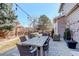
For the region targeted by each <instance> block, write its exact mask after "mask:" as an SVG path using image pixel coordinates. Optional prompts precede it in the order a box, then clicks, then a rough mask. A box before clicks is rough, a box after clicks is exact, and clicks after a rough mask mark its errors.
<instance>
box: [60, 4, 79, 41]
mask: <svg viewBox="0 0 79 59" xmlns="http://www.w3.org/2000/svg"><path fill="white" fill-rule="evenodd" d="M59 13H61V14H62V15H65V16H66V18H67V19H66V21H67V24H66V26H67V27H69V28H70V29H71V30H72V32H73V39H74V40H76V41H77V42H79V4H78V3H62V4H61V6H60V9H59Z"/></svg>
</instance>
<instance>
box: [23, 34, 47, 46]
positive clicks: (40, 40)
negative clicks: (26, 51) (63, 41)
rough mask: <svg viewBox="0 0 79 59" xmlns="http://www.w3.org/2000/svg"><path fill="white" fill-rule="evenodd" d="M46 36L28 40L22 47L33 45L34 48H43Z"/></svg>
mask: <svg viewBox="0 0 79 59" xmlns="http://www.w3.org/2000/svg"><path fill="white" fill-rule="evenodd" d="M47 38H48V36H40V37H34V38H32V39H29V40H27V41H25V42H22V44H23V45H34V46H39V47H40V46H43V45H44V43H45V42H46V40H47Z"/></svg>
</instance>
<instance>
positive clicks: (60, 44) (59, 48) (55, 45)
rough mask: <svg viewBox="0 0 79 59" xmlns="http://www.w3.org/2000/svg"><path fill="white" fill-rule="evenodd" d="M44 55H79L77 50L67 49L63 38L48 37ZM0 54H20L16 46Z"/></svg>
mask: <svg viewBox="0 0 79 59" xmlns="http://www.w3.org/2000/svg"><path fill="white" fill-rule="evenodd" d="M45 55H46V56H75V55H76V56H79V51H76V50H73V49H69V48H68V47H67V45H66V43H65V41H64V40H63V39H61V41H53V39H52V38H50V42H49V51H48V53H47V52H46V53H45ZM0 56H20V54H19V51H18V49H17V47H16V48H13V49H11V50H9V51H7V52H5V53H3V54H0Z"/></svg>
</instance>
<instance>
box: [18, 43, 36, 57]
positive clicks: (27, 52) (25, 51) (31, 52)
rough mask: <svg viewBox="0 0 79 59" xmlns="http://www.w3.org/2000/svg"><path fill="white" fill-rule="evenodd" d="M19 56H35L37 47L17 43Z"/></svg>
mask: <svg viewBox="0 0 79 59" xmlns="http://www.w3.org/2000/svg"><path fill="white" fill-rule="evenodd" d="M17 48H18V50H19V53H20V56H36V55H37V48H32V49H31V48H30V47H29V46H28V45H22V44H17Z"/></svg>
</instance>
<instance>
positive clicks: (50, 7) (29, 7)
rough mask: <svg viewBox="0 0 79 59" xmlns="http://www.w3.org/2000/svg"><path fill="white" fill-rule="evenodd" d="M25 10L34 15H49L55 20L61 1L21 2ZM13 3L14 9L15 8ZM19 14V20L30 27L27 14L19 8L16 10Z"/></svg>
mask: <svg viewBox="0 0 79 59" xmlns="http://www.w3.org/2000/svg"><path fill="white" fill-rule="evenodd" d="M18 5H19V6H20V7H21V8H22V9H23V10H25V11H26V12H27V13H29V14H30V15H31V16H32V17H39V16H40V15H47V16H48V17H49V19H50V20H53V18H54V17H55V16H58V15H59V13H58V10H59V6H60V4H59V3H19V4H18ZM15 7H16V6H15V5H13V9H15ZM15 13H16V15H18V18H17V20H19V22H20V23H21V25H22V26H24V27H28V26H29V24H30V21H29V20H28V19H27V15H26V14H25V13H23V12H22V11H21V10H20V9H19V8H17V11H16V12H15Z"/></svg>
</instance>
